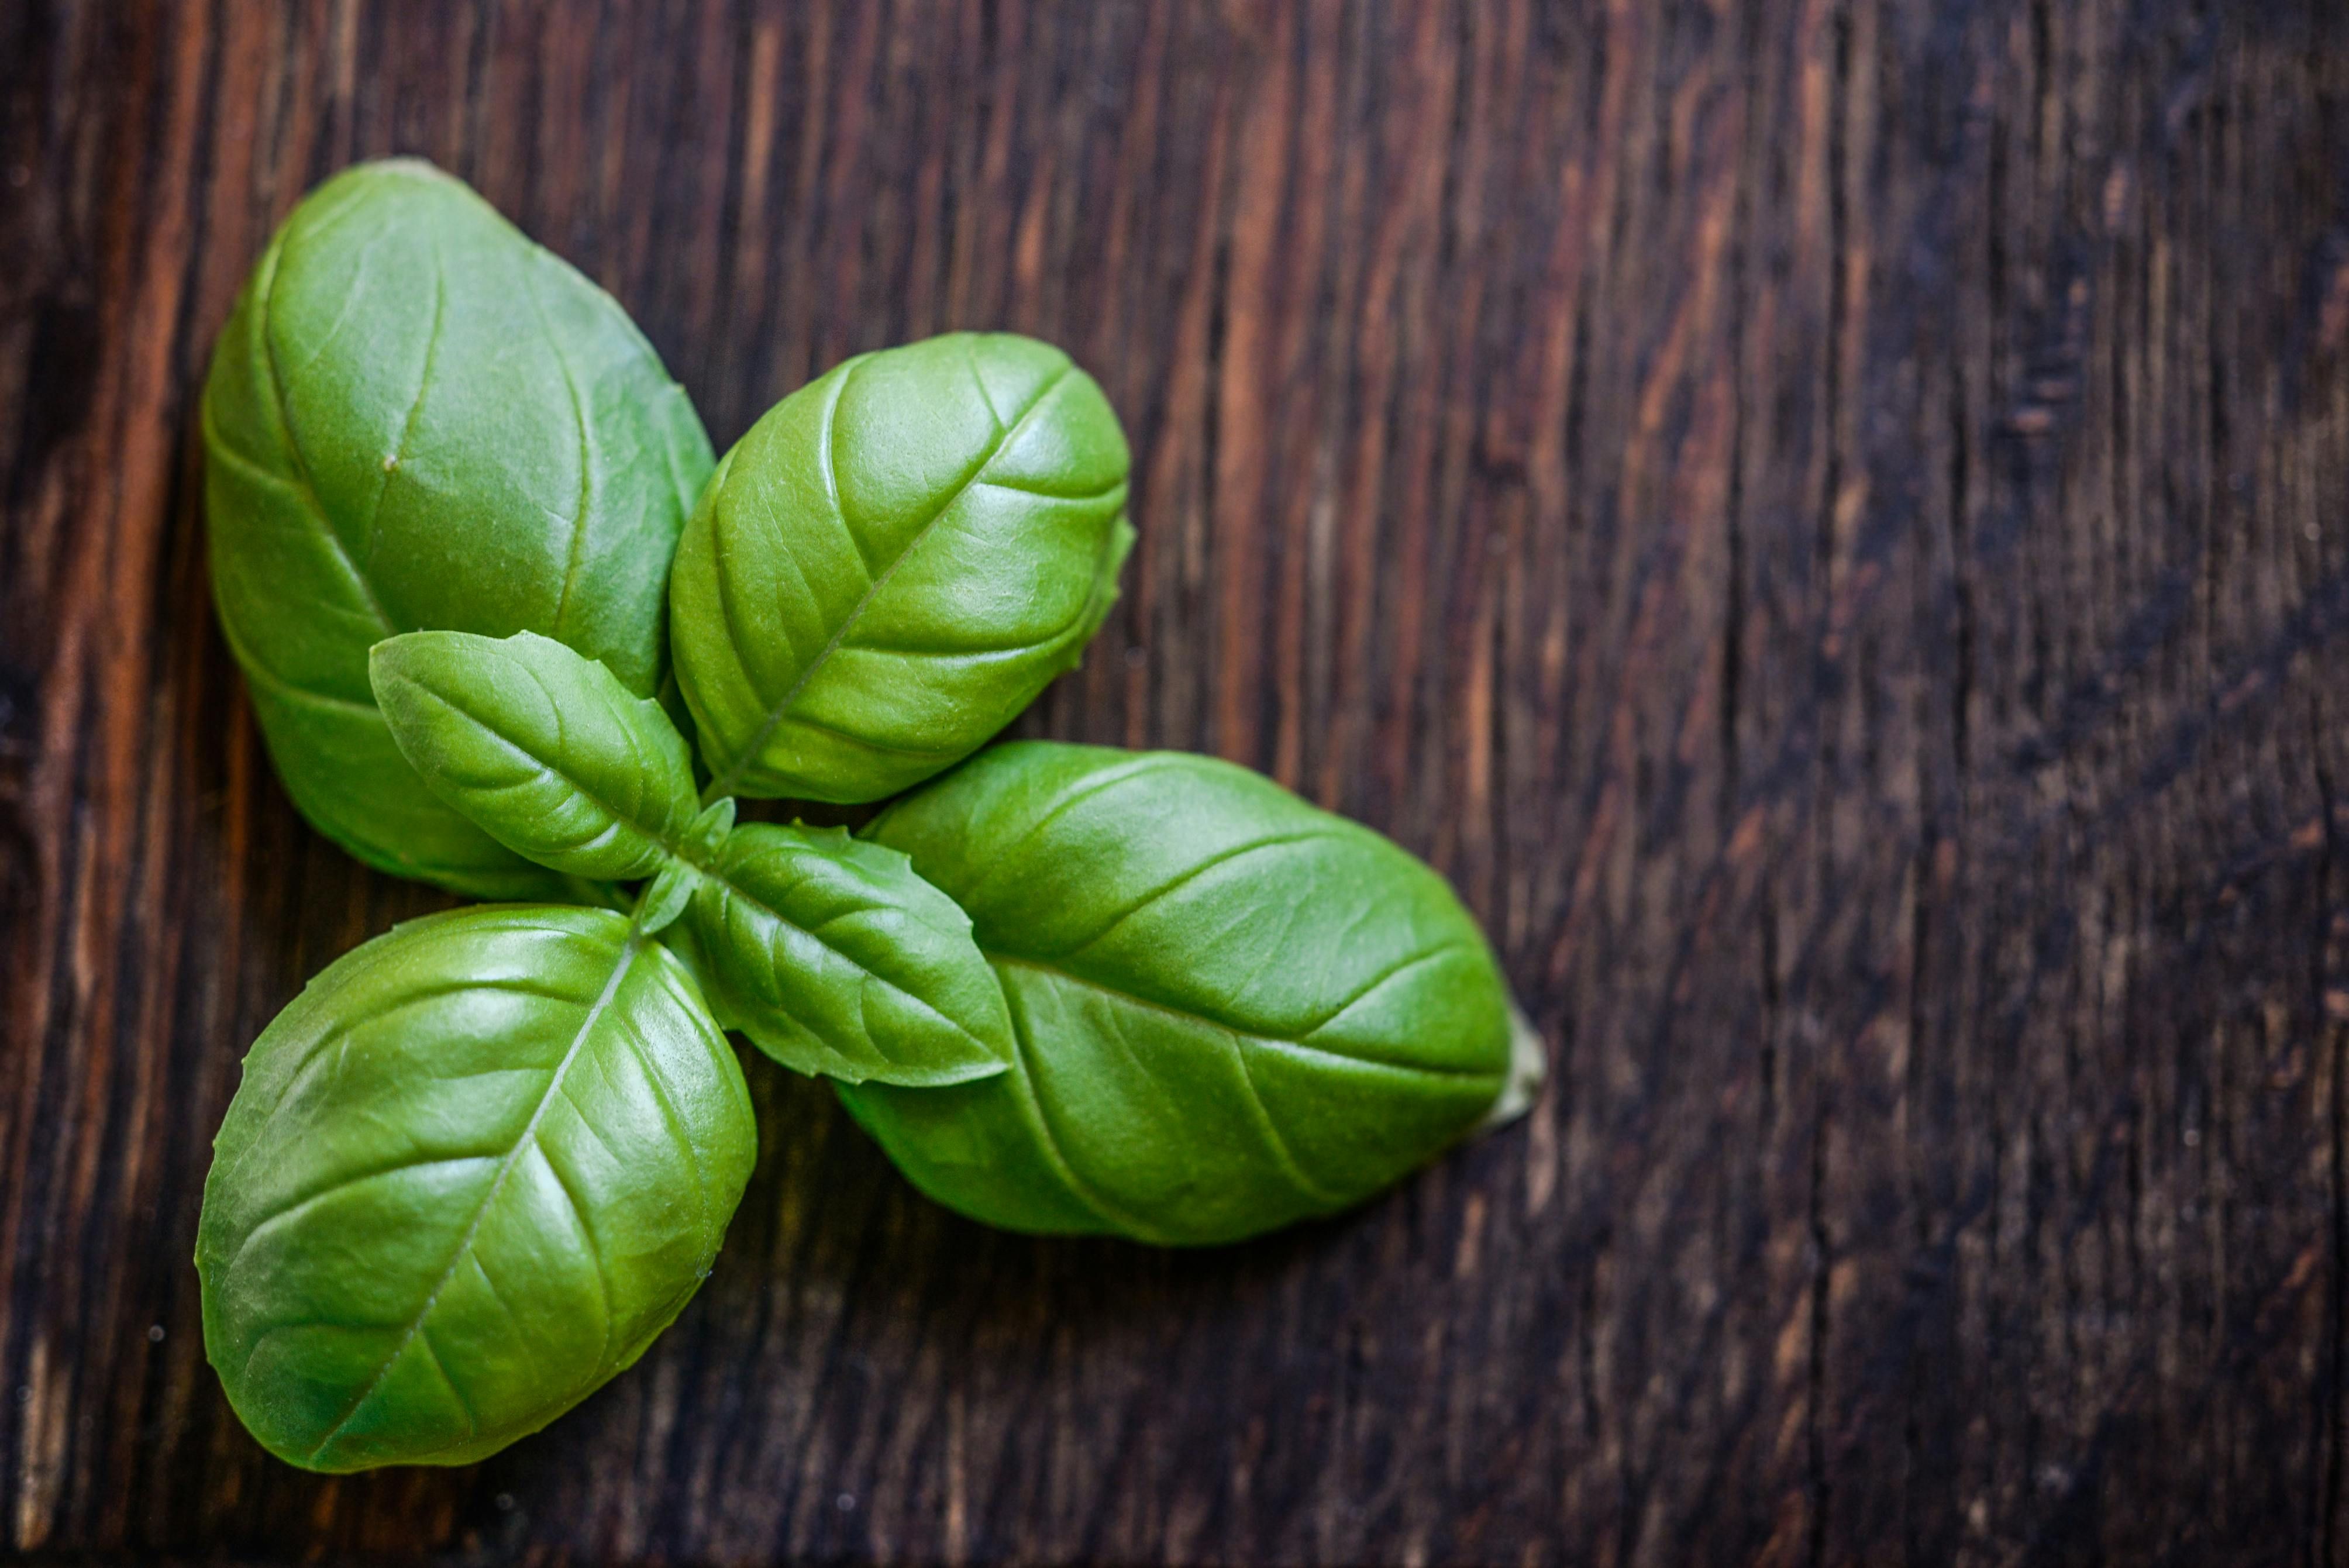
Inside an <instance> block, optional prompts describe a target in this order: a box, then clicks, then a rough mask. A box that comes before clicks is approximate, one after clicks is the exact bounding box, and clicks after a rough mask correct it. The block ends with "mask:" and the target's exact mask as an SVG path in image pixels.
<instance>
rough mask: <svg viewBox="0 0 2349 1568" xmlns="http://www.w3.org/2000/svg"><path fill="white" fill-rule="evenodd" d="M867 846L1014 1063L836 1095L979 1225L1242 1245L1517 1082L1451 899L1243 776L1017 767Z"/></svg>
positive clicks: (1432, 1138)
mask: <svg viewBox="0 0 2349 1568" xmlns="http://www.w3.org/2000/svg"><path fill="white" fill-rule="evenodd" d="M865 833H866V835H867V836H868V837H870V838H871V839H873V840H874V841H877V842H880V843H883V844H886V845H889V846H891V847H892V848H895V849H900V850H904V851H906V852H907V853H908V854H909V855H911V856H912V857H913V862H914V869H915V871H916V872H919V873H920V874H921V875H923V876H924V877H926V878H927V879H929V881H931V882H934V883H936V885H937V886H938V887H939V888H940V889H941V890H943V891H944V892H946V893H947V894H948V895H949V896H950V897H952V898H954V899H955V900H957V902H958V903H960V904H961V905H962V906H963V908H965V909H966V910H968V912H969V913H970V916H971V920H972V934H973V936H974V937H975V939H976V940H977V942H978V946H979V949H980V950H981V951H982V952H984V953H985V954H987V957H988V961H989V963H990V964H991V965H993V966H994V968H995V971H996V973H997V974H998V975H999V976H1000V977H1001V979H1002V983H1003V989H1004V994H1005V996H1006V998H1007V999H1008V1000H1009V1004H1010V1008H1011V1022H1012V1028H1013V1037H1014V1040H1015V1042H1016V1044H1017V1047H1018V1048H1017V1053H1016V1055H1015V1057H1014V1058H1013V1066H1012V1070H1011V1071H1010V1072H1009V1073H1008V1074H1006V1075H1005V1076H1004V1077H1002V1078H997V1079H992V1080H989V1081H988V1082H985V1083H978V1084H970V1085H965V1086H960V1087H957V1088H944V1089H931V1090H925V1091H922V1092H919V1093H916V1092H910V1091H906V1090H901V1089H896V1088H886V1087H884V1086H879V1085H873V1084H866V1085H863V1086H855V1087H850V1086H843V1087H842V1088H841V1089H840V1094H841V1098H842V1099H843V1100H844V1101H846V1103H847V1105H848V1108H849V1109H850V1111H851V1112H852V1113H853V1114H854V1116H855V1117H856V1119H857V1120H858V1121H860V1122H861V1123H863V1124H864V1127H865V1128H866V1129H867V1130H869V1131H870V1132H871V1133H872V1134H873V1135H874V1138H876V1139H877V1140H879V1141H880V1143H881V1145H882V1147H883V1148H884V1149H885V1150H887V1151H888V1153H889V1156H890V1158H891V1159H893V1160H894V1161H896V1163H897V1166H898V1168H899V1169H900V1170H901V1171H904V1172H905V1174H906V1175H907V1176H908V1177H909V1178H911V1179H912V1181H914V1183H915V1185H916V1186H917V1187H919V1188H921V1189H922V1190H923V1191H925V1192H927V1193H928V1194H929V1195H930V1196H931V1197H933V1198H935V1199H936V1200H937V1201H938V1202H942V1203H945V1204H946V1205H947V1206H948V1207H949V1208H953V1209H957V1210H959V1211H961V1212H963V1213H966V1214H968V1215H971V1216H973V1217H974V1218H977V1219H980V1220H984V1221H988V1222H991V1223H994V1224H999V1225H1007V1226H1009V1227H1011V1228H1013V1229H1016V1230H1028V1231H1045V1232H1106V1233H1116V1234H1121V1235H1126V1236H1132V1237H1134V1238H1137V1239H1140V1240H1144V1241H1154V1242H1162V1243H1214V1242H1226V1241H1233V1240H1237V1239H1238V1238H1240V1237H1242V1236H1247V1235H1251V1234H1254V1233H1257V1232H1260V1231H1266V1230H1270V1229H1272V1228H1274V1227H1275V1226H1278V1225H1283V1224H1287V1223H1288V1222H1291V1221H1294V1220H1299V1219H1302V1218H1305V1217H1306V1216H1309V1215H1313V1214H1322V1213H1328V1212H1332V1211H1335V1210H1338V1209H1342V1208H1344V1207H1346V1206H1348V1205H1349V1204H1351V1203H1354V1202H1359V1201H1360V1200H1361V1199H1362V1198H1364V1197H1367V1196H1368V1195H1370V1194H1371V1193H1372V1192H1374V1191H1377V1190H1378V1189H1380V1188H1381V1187H1383V1186H1385V1185H1386V1184H1387V1183H1389V1182H1391V1181H1394V1180H1395V1179H1396V1178H1397V1177H1399V1176H1401V1175H1402V1173H1403V1172H1405V1171H1408V1170H1410V1169H1411V1168H1412V1167H1413V1166H1414V1165H1416V1164H1418V1163H1419V1162H1420V1161H1423V1160H1426V1159H1427V1158H1429V1157H1430V1156H1431V1155H1433V1154H1434V1153H1435V1152H1436V1151H1437V1150H1440V1149H1442V1148H1443V1147H1444V1146H1445V1145H1446V1144H1448V1143H1450V1142H1452V1141H1453V1140H1455V1139H1457V1138H1459V1137H1461V1136H1462V1135H1463V1134H1464V1133H1465V1132H1467V1131H1468V1130H1470V1129H1471V1128H1472V1127H1473V1126H1474V1125H1475V1123H1476V1121H1477V1119H1478V1118H1480V1117H1481V1116H1483V1115H1484V1114H1485V1112H1486V1110H1487V1109H1489V1108H1491V1107H1492V1106H1493V1105H1494V1104H1495V1100H1496V1099H1498V1098H1499V1096H1500V1093H1501V1090H1502V1088H1503V1087H1504V1084H1505V1082H1506V1079H1507V1076H1508V1070H1509V1067H1510V1005H1509V999H1508V994H1507V989H1506V985H1505V984H1504V983H1503V981H1502V978H1501V975H1500V972H1499V969H1498V967H1497V966H1496V965H1495V962H1494V959H1493V954H1492V952H1491V950H1490V948H1488V947H1487V946H1486V944H1485V939H1484V936H1483V934H1481V933H1480V932H1478V930H1477V929H1476V926H1475V922H1474V921H1473V920H1471V918H1470V917H1469V915H1468V913H1467V912H1466V911H1465V910H1464V909H1463V908H1461V906H1460V902H1459V900H1458V899H1457V898H1456V897H1454V894H1453V892H1452V890H1451V889H1450V888H1449V887H1448V886H1446V885H1445V883H1444V879H1443V878H1441V877H1439V876H1438V875H1436V873H1435V872H1433V871H1432V870H1430V869H1429V868H1428V867H1427V866H1426V865H1425V864H1423V862H1421V861H1418V860H1415V859H1413V857H1412V856H1411V855H1408V854H1406V853H1404V852H1403V851H1402V850H1400V849H1398V848H1397V847H1396V846H1395V845H1394V844H1393V843H1392V842H1390V841H1388V840H1386V839H1384V838H1381V836H1379V835H1378V834H1376V833H1374V832H1371V830H1369V829H1367V828H1363V827H1361V826H1359V825H1357V824H1355V823H1352V822H1349V821H1346V820H1344V819H1342V818H1339V817H1334V816H1331V815H1330V813H1328V812H1326V811H1322V810H1317V809H1316V808H1314V807H1312V806H1309V805H1307V804H1306V803H1305V802H1304V801H1302V800H1299V799H1297V797H1295V796H1294V795H1291V794H1289V793H1288V791H1287V790H1285V789H1281V788H1280V787H1279V786H1278V785H1276V784H1274V783H1272V782H1271V781H1270V780H1269V779H1264V778H1261V777H1259V776H1258V775H1257V774H1254V773H1251V772H1249V771H1247V769H1242V768H1237V767H1234V766H1232V765H1231V764H1229V763H1226V762H1218V761H1216V760H1213V759H1211V758H1202V757H1187V756H1180V755H1176V754H1174V753H1169V752H1154V753H1133V752H1124V751H1116V750H1111V749H1106V748H1096V747H1081V746H1062V745H1056V744H1049V743H1044V742H1015V743H1012V744H1009V745H1005V746H999V747H996V748H992V749H991V750H988V751H986V752H984V753H982V754H980V755H979V756H978V757H977V758H974V759H972V760H971V761H970V762H968V763H966V764H965V765H964V766H963V767H962V768H961V769H957V771H956V772H954V773H952V774H949V775H947V777H946V778H944V779H940V780H938V781H937V782H936V783H934V784H931V785H929V786H928V787H926V788H925V789H921V790H919V791H917V792H916V793H915V794H913V795H910V796H908V797H906V798H905V799H903V800H901V801H899V802H897V803H896V804H895V805H893V806H892V807H890V808H889V809H888V810H886V811H885V812H883V813H882V815H881V816H880V817H879V818H877V819H875V820H874V822H873V823H871V824H870V825H869V826H868V827H867V828H866V829H865Z"/></svg>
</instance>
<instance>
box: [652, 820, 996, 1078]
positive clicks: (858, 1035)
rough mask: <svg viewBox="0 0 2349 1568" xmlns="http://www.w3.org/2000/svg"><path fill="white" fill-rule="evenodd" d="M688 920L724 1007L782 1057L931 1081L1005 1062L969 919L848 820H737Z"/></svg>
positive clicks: (842, 1073)
mask: <svg viewBox="0 0 2349 1568" xmlns="http://www.w3.org/2000/svg"><path fill="white" fill-rule="evenodd" d="M685 924H686V926H687V927H688V928H689V930H690V932H691V944H690V946H689V949H688V951H689V953H690V955H691V956H690V959H689V962H691V963H692V964H693V965H695V967H696V968H697V970H698V972H701V973H703V974H704V975H705V976H706V977H707V978H708V979H709V981H710V988H711V990H712V991H713V993H714V994H715V995H714V1000H715V1002H716V1006H717V1008H718V1011H719V1014H720V1016H722V1017H723V1018H724V1019H725V1021H726V1022H727V1023H728V1024H729V1025H730V1026H732V1027H735V1028H739V1029H740V1030H741V1031H742V1032H743V1033H744V1034H746V1035H748V1036H750V1038H751V1039H752V1040H753V1041H755V1042H756V1043H757V1044H758V1046H759V1047H760V1048H761V1050H763V1051H765V1052H766V1053H767V1054H768V1055H769V1056H771V1057H774V1058H775V1059H776V1060H777V1061H779V1062H781V1063H782V1064H783V1065H784V1066H785V1067H788V1068H794V1069H796V1070H797V1071H800V1072H803V1073H823V1074H827V1075H829V1076H831V1077H833V1078H839V1079H842V1080H843V1081H845V1082H849V1083H862V1082H864V1081H866V1080H874V1081H878V1082H884V1083H895V1084H909V1085H936V1084H955V1083H965V1082H968V1081H970V1080H972V1079H974V1078H990V1077H994V1076H997V1075H999V1074H1000V1073H1002V1072H1003V1071H1004V1070H1005V1068H1006V1067H1007V1065H1008V1064H1009V1062H1010V1060H1011V1056H1012V1048H1011V1023H1010V1019H1009V1016H1007V1015H1006V1013H1005V1012H1004V1007H1003V993H1002V990H1001V989H1000V987H999V986H998V985H997V984H996V981H995V976H994V975H993V974H992V973H991V972H990V971H989V970H988V965H987V961H986V960H985V959H984V958H982V957H980V956H979V952H978V948H977V947H975V946H973V945H972V944H971V940H970V917H969V916H968V915H967V914H965V913H963V912H962V911H961V910H960V909H958V908H957V907H956V905H955V903H954V901H953V900H952V899H950V898H948V897H947V895H946V894H944V893H942V892H939V891H938V890H937V889H936V888H934V887H932V886H931V885H930V884H929V883H927V882H924V881H923V880H922V879H921V878H920V877H918V876H916V875H915V874H914V869H913V867H912V866H911V865H910V864H909V863H907V861H906V859H905V856H904V855H902V854H900V853H898V852H897V851H895V850H888V849H884V848H882V847H881V846H880V845H878V844H870V843H865V842H863V841H859V840H856V839H852V838H850V837H849V836H848V834H847V832H846V830H843V829H840V828H822V829H818V828H804V827H791V828H782V827H776V826H773V825H771V824H767V823H752V824H750V825H749V826H747V827H742V828H737V829H736V830H734V832H733V835H732V836H731V837H730V838H729V839H728V840H727V841H726V842H725V844H724V845H723V847H722V848H720V850H719V852H718V855H717V857H716V858H715V859H714V860H713V861H711V862H710V863H709V865H708V866H707V867H706V868H704V870H703V872H702V875H701V877H700V881H699V885H698V887H697V888H696V889H695V891H694V894H693V903H692V904H691V905H690V907H689V909H688V914H687V918H686V921H685Z"/></svg>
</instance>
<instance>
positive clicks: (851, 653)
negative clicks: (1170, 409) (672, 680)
mask: <svg viewBox="0 0 2349 1568" xmlns="http://www.w3.org/2000/svg"><path fill="white" fill-rule="evenodd" d="M1126 466H1127V455H1126V447H1125V437H1124V434H1123V432H1122V431H1121V430H1120V429H1119V428H1118V423H1117V416H1116V415H1115V413H1114V412H1112V410H1111V408H1110V406H1109V402H1108V400H1107V399H1106V398H1105V397H1102V392H1101V388H1100V387H1097V386H1095V385H1094V383H1093V380H1092V377H1089V376H1087V375H1086V374H1085V373H1084V372H1082V371H1081V370H1079V369H1077V368H1076V367H1074V366H1071V364H1070V363H1069V359H1068V356H1066V355H1064V354H1062V353H1061V352H1060V350H1058V349H1056V348H1052V347H1050V346H1047V345H1045V344H1041V343H1037V342H1034V341H1033V340H1031V339H1029V338H1024V337H1015V336H1010V335H971V334H956V335H949V336H946V337H936V338H931V339H929V340H927V341H926V342H922V343H916V344H911V345H908V346H905V347H903V348H893V349H888V350H885V351H884V352H882V353H878V354H868V355H864V356H860V357H858V358H854V359H851V360H849V361H847V362H846V363H844V364H843V365H840V366H835V367H834V368H833V370H831V371H830V372H829V373H827V374H826V375H824V376H823V377H819V378H818V379H817V380H815V381H813V382H812V383H810V384H809V385H808V386H806V387H802V388H801V389H800V390H799V391H797V392H794V393H792V395H791V396H790V397H786V398H784V399H783V400H782V401H781V403H779V404H777V405H776V406H775V407H773V408H771V409H770V410H769V411H768V413H767V415H766V417H765V418H761V420H760V421H759V422H758V424H756V425H755V426H753V427H751V429H750V434H748V435H746V436H744V437H743V438H742V439H741V440H740V442H739V443H738V444H737V445H736V446H735V448H734V449H733V450H732V451H730V452H729V453H728V454H727V455H726V459H725V461H724V462H723V463H721V464H720V465H719V471H718V473H717V475H716V476H715V477H714V478H713V479H712V480H711V481H710V483H709V485H708V486H707V487H706V488H705V489H704V490H703V491H702V496H701V500H700V501H699V503H698V505H697V506H696V508H695V509H694V513H693V516H692V518H691V520H690V521H688V523H687V525H686V531H685V537H684V539H683V541H682V542H680V544H679V546H678V560H677V568H676V571H675V573H673V574H672V578H671V583H670V589H669V593H670V625H671V628H672V637H673V640H674V643H675V649H676V656H677V668H678V682H679V684H680V686H682V687H683V689H684V692H685V698H686V701H687V703H688V705H689V706H690V707H691V708H692V710H693V717H694V723H695V725H696V726H697V727H698V731H699V735H700V740H701V748H702V756H703V759H704V760H705V761H707V762H708V764H709V769H710V770H711V772H712V773H713V774H715V775H716V776H717V783H716V785H715V786H714V792H715V793H718V794H745V795H766V796H773V795H784V796H791V797H794V798H796V799H814V800H839V801H853V800H877V799H881V798H883V797H884V796H886V795H891V794H895V792H896V791H898V790H900V789H905V787H906V786H908V785H910V784H915V783H917V782H919V781H920V780H922V779H926V778H927V777H929V776H930V775H931V774H933V773H935V772H936V771H938V770H939V769H942V768H944V767H946V766H947V764H949V763H951V762H954V761H956V760H957V759H958V758H961V757H963V756H965V755H966V754H968V752H970V751H971V750H973V749H974V748H977V747H978V746H979V745H980V744H981V743H982V742H984V741H985V740H986V739H987V738H988V737H989V736H991V735H993V734H994V733H995V732H996V731H997V730H998V729H1000V728H1001V727H1003V726H1004V725H1005V724H1007V723H1009V722H1010V720H1011V719H1012V718H1013V717H1016V716H1017V715H1018V714H1019V710H1020V709H1021V708H1023V707H1027V706H1028V704H1029V703H1030V702H1031V701H1033V700H1034V698H1035V696H1036V694H1037V693H1039V692H1040V691H1041V690H1043V689H1044V686H1045V685H1046V683H1048V682H1049V681H1050V680H1051V678H1052V677H1053V676H1056V675H1059V674H1060V673H1061V671H1062V670H1065V669H1069V668H1071V667H1073V666H1074V665H1075V664H1076V662H1077V660H1078V658H1079V656H1080V655H1081V654H1082V653H1083V651H1084V646H1085V644H1086V643H1087V642H1088V641H1089V640H1090V639H1091V638H1092V634H1093V633H1094V631H1095V630H1096V629H1097V628H1098V627H1099V626H1100V625H1101V622H1102V616H1103V615H1105V614H1107V613H1108V610H1109V606H1110V603H1112V600H1114V599H1115V598H1116V595H1117V589H1116V583H1117V573H1118V568H1119V566H1120V564H1121V563H1122V562H1123V560H1124V558H1125V552H1126V550H1127V548H1128V547H1129V545H1130V544H1131V543H1132V541H1133V530H1132V529H1130V528H1129V527H1127V525H1126V522H1125V492H1126Z"/></svg>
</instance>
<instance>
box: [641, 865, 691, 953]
mask: <svg viewBox="0 0 2349 1568" xmlns="http://www.w3.org/2000/svg"><path fill="white" fill-rule="evenodd" d="M700 880H701V873H700V872H697V871H695V870H694V869H693V868H692V867H691V866H689V865H688V864H686V863H685V862H684V861H669V862H668V864H667V865H665V866H663V867H661V869H660V874H659V875H658V876H657V877H655V878H653V881H652V885H651V886H650V887H648V888H647V889H645V896H644V902H643V903H640V904H639V905H637V907H636V929H637V930H638V931H641V932H644V933H645V934H647V935H650V934H653V933H655V932H657V931H661V930H664V929H666V928H667V927H668V926H669V925H671V924H673V923H675V922H676V920H677V917H678V915H680V914H683V913H685V906H686V903H688V901H689V900H690V899H691V898H692V897H693V890H694V887H695V885H696V884H697V883H698V882H699V881H700Z"/></svg>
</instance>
